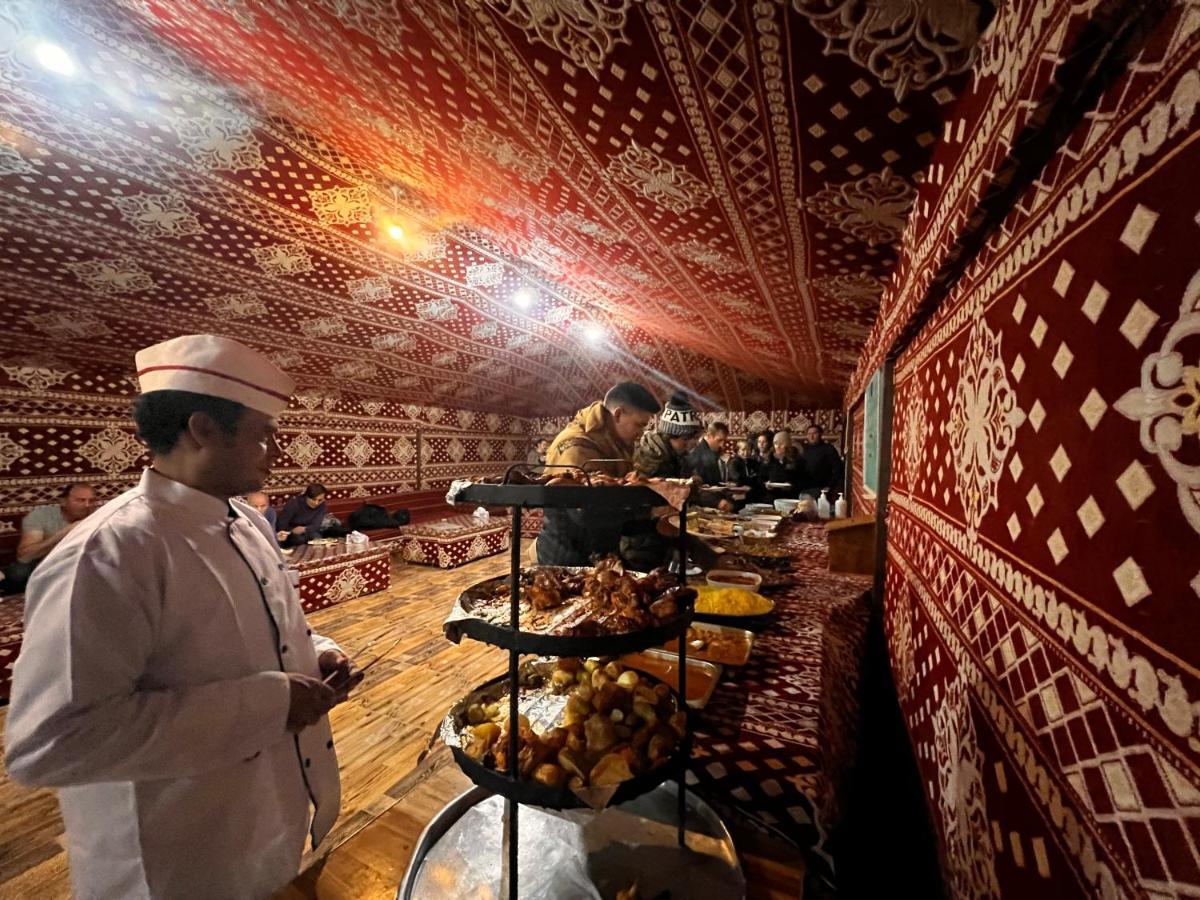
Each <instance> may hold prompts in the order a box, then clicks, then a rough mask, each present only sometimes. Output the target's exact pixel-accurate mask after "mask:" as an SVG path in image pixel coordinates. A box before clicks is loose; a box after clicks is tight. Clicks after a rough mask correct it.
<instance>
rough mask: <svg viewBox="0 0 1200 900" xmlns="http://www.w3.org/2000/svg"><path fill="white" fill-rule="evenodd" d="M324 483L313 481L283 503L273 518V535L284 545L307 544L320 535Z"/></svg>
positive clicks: (323, 506) (323, 515)
mask: <svg viewBox="0 0 1200 900" xmlns="http://www.w3.org/2000/svg"><path fill="white" fill-rule="evenodd" d="M326 493H327V491H326V490H325V485H323V484H320V483H318V482H315V481H314V482H313V483H312V484H310V485H309V486H308V487H306V488H305V489H304V493H302V494H297V495H296V496H295V497H293V498H292V499H291V500H289V501H288V502H287V503H285V504H284V506H283V509H281V510H280V511H279V516H278V517H277V518H276V520H275V528H276V529H277V530H276V532H275V536H276V537H277V538H279V543H280V544H281V545H283V546H284V547H295V546H296V545H297V544H307V543H308V542H309V541H311V540H312V539H313V538H317V537H320V536H321V525H322V524H323V523H324V522H325V494H326Z"/></svg>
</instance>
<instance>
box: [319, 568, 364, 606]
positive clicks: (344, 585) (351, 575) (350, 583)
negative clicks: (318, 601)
mask: <svg viewBox="0 0 1200 900" xmlns="http://www.w3.org/2000/svg"><path fill="white" fill-rule="evenodd" d="M366 590H367V579H366V578H364V577H363V573H362V572H360V571H359V570H358V569H357V568H355V567H354V566H348V567H347V568H345V569H342V571H341V572H339V573H338V576H337V578H335V579H334V581H333V584H331V585H330V586H329V590H327V591H326V592H325V599H326V600H328V601H329V602H330V603H343V602H344V601H346V600H353V599H354V598H355V597H361V596H362V595H363V593H364V592H365V591H366Z"/></svg>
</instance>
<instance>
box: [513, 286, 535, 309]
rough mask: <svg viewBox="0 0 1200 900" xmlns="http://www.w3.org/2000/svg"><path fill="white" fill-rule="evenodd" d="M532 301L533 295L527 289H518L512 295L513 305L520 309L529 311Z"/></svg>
mask: <svg viewBox="0 0 1200 900" xmlns="http://www.w3.org/2000/svg"><path fill="white" fill-rule="evenodd" d="M534 299H535V297H534V293H533V291H531V290H530V289H529V288H518V290H517V291H516V293H514V294H513V295H512V301H513V303H514V304H515V305H516V306H517V307H519V308H520V309H529V307H531V306H533V301H534Z"/></svg>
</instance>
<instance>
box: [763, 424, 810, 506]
mask: <svg viewBox="0 0 1200 900" xmlns="http://www.w3.org/2000/svg"><path fill="white" fill-rule="evenodd" d="M759 479H760V481H761V483H762V485H763V487H764V492H765V494H766V498H767V499H768V500H778V499H780V498H783V497H789V498H791V497H797V496H799V494H800V490H801V488H803V487H805V486H807V484H808V473H807V472H806V470H805V467H804V457H803V456H802V455H801V454H800V451H799V450H797V449H796V448H795V447H794V446H792V436H791V434H789V433H788V432H787V431H777V432H775V438H774V440H773V441H772V452H771V458H770V459H769V460H767V462H766V463H765V464H764V465H763V467H762V471H761V473H760V475H759ZM771 484H775V485H788V486H787V487H768V486H767V485H771Z"/></svg>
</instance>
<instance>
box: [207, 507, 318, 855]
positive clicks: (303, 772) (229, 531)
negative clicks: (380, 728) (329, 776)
mask: <svg viewBox="0 0 1200 900" xmlns="http://www.w3.org/2000/svg"><path fill="white" fill-rule="evenodd" d="M240 518H241V516H239V515H238V513H237V510H235V509H234V508H233V506H232V505H231V506H230V507H229V524H228V525H226V526H225V536H226V537H227V538H228V539H229V543H230V544H232V545H233V552H234V553H236V554H237V555H238V558H239V559H241V561H242V562H244V563H245V564H246V568H247V569H249V570H250V574H251V575H252V576H253V577H254V583H255V585H256V586H257V587H258V596H259V599H260V600H262V605H263V610H264V611H265V612H266V614H267V620H268V621H269V622H270V623H271V631H272V633H273V634H274V635H275V640H274V642H273V643H274V645H275V658H276V659H277V660H278V661H279V671H281V672H283V673H284V674H285V675H286V674H287V669H286V668H285V667H284V665H283V654H284V653H286V652H287V646H286V645H284V646H283V648H282V649H281V648H280V645H279V623H278V622H276V621H275V615H274V613H272V612H271V604H270V603H268V602H267V592H266V591H264V590H263V586H264V585H265V584H267V579H266V578H259V576H258V573H257V572H255V571H254V566H252V565H250V560H248V559H246V556H245V554H243V553H242V550H241V548H240V547H239V546H238V545H237V541H235V540H234V539H233V525H234V523H235V522H237V521H238V519H240ZM247 524H248V525H249V524H250V523H248V522H247ZM250 527H251V528H254V527H255V526H254V525H250ZM309 633H310V634H311V633H312V632H311V629H310V631H309ZM292 743H293V744H295V747H296V761H297V762H298V763H300V777H301V778H303V779H304V790H306V791H307V792H308V799H309V801H310V802H311V803H312V806H313V815H312V824H311V825H310V826H309V829H308V840H309V843H310V844H311V845H312V848H313V849H314V850H316V849H317V840H316V837H315V836H314V835H313V828H315V827H316V825H317V811H318V810H319V808H320V804H319V803H317V797H316V794H314V793H313V789H312V785H310V784H309V783H308V771H307V769H308V767H309V766H310V765H311V764H312V760H311V759H305V757H304V753H303V752H302V751H301V750H300V733H299V732H296V733H295V734H293V735H292ZM332 747H333V741H330V742H329V743H328V744H326V748H327V749H332ZM260 752H261V751H260ZM251 759H253V757H251Z"/></svg>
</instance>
